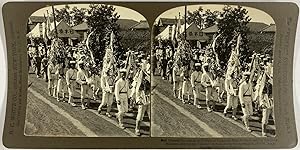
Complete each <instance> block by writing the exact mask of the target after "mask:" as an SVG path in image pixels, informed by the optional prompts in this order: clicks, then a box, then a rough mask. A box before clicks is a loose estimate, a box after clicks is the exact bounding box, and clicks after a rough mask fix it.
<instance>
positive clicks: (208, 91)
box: [201, 63, 214, 112]
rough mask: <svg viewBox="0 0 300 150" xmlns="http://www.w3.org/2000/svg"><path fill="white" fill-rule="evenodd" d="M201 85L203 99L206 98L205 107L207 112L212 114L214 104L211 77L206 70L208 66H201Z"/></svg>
mask: <svg viewBox="0 0 300 150" xmlns="http://www.w3.org/2000/svg"><path fill="white" fill-rule="evenodd" d="M201 83H202V85H203V86H204V88H205V98H206V106H207V111H208V112H212V111H213V108H214V102H213V100H212V86H213V85H212V84H213V80H212V75H211V73H210V72H209V70H208V64H207V63H205V64H204V65H203V74H202V77H201Z"/></svg>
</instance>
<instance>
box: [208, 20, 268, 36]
mask: <svg viewBox="0 0 300 150" xmlns="http://www.w3.org/2000/svg"><path fill="white" fill-rule="evenodd" d="M247 27H249V29H250V31H251V32H260V31H262V30H263V29H264V28H266V27H268V25H267V24H265V23H262V22H249V23H248V24H247ZM202 32H204V33H216V32H218V25H213V26H211V27H208V28H205V29H203V30H202Z"/></svg>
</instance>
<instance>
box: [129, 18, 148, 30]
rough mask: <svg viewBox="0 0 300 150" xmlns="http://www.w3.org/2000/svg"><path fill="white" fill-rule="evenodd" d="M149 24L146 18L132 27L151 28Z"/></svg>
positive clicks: (138, 28) (134, 28)
mask: <svg viewBox="0 0 300 150" xmlns="http://www.w3.org/2000/svg"><path fill="white" fill-rule="evenodd" d="M149 28H150V27H149V24H148V22H147V21H146V20H141V21H140V22H138V23H136V24H135V25H133V26H132V27H130V29H133V30H142V29H149Z"/></svg>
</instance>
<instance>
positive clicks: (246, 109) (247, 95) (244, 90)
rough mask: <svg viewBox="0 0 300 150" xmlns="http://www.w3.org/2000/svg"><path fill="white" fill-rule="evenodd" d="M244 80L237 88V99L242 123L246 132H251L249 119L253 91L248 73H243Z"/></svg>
mask: <svg viewBox="0 0 300 150" xmlns="http://www.w3.org/2000/svg"><path fill="white" fill-rule="evenodd" d="M243 75H244V80H245V81H243V82H242V84H241V85H240V86H239V99H240V103H241V106H242V111H243V121H244V124H245V127H246V130H247V131H248V132H251V130H250V127H249V118H250V116H251V115H253V107H252V97H253V89H252V83H251V82H250V72H244V74H243Z"/></svg>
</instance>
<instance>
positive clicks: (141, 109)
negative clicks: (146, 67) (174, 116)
mask: <svg viewBox="0 0 300 150" xmlns="http://www.w3.org/2000/svg"><path fill="white" fill-rule="evenodd" d="M136 94H137V97H136V104H137V105H138V114H137V116H136V126H135V134H136V135H140V126H141V122H142V121H143V118H144V115H145V113H146V112H147V114H148V116H149V120H150V82H148V81H146V80H144V81H143V84H142V85H141V86H140V87H139V89H137V91H136Z"/></svg>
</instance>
